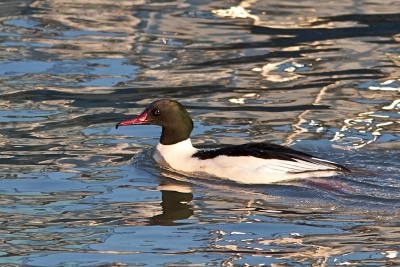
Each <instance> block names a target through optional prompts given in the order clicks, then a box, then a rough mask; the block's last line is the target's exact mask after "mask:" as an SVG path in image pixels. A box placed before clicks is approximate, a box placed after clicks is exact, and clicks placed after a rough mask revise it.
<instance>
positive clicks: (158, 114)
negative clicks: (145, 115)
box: [153, 108, 161, 116]
mask: <svg viewBox="0 0 400 267" xmlns="http://www.w3.org/2000/svg"><path fill="white" fill-rule="evenodd" d="M153 115H154V116H160V115H161V111H160V110H159V109H158V108H157V109H155V110H153Z"/></svg>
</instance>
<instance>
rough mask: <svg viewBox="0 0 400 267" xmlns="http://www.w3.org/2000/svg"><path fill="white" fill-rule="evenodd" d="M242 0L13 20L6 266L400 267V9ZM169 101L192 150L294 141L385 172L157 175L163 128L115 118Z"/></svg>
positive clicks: (60, 5)
mask: <svg viewBox="0 0 400 267" xmlns="http://www.w3.org/2000/svg"><path fill="white" fill-rule="evenodd" d="M6 2H7V1H6ZM8 4H10V5H11V4H12V2H8ZM232 5H233V4H232V3H228V2H201V3H200V2H196V3H195V2H191V3H189V2H185V1H183V2H182V1H161V2H160V1H158V2H157V1H152V2H146V1H104V0H102V1H83V0H82V1H61V0H55V1H44V0H43V1H33V2H32V3H31V2H29V3H27V4H26V7H25V6H24V5H18V7H16V8H15V10H17V11H15V12H16V13H12V14H13V15H10V14H11V13H7V14H5V13H3V11H1V10H0V13H1V14H3V15H2V16H1V17H0V18H1V21H2V23H1V25H0V28H1V32H2V41H4V43H2V44H3V46H1V47H0V48H1V49H0V56H1V60H0V64H1V65H0V66H1V69H0V82H1V85H2V86H1V88H0V96H1V97H0V107H1V110H0V119H1V120H0V123H1V129H0V146H1V149H0V163H1V164H0V166H1V170H0V177H1V179H0V185H1V192H2V194H1V198H0V202H1V205H2V207H1V209H0V214H1V218H2V220H1V227H0V234H1V236H2V241H3V242H2V244H1V248H2V251H3V252H4V253H8V254H5V256H4V255H3V254H1V255H2V256H3V257H2V260H3V259H6V260H9V261H8V263H11V264H24V263H32V264H33V265H35V264H36V266H43V265H44V264H43V263H46V264H48V265H49V264H52V265H59V266H65V265H66V264H67V262H68V263H71V262H74V263H73V264H75V263H76V265H79V264H86V263H87V261H86V259H85V256H87V255H92V254H94V255H95V257H93V258H91V260H93V261H92V262H91V263H90V264H92V265H107V264H115V262H121V264H128V265H129V264H137V265H139V264H142V265H146V264H147V265H149V266H150V265H152V264H153V265H154V266H155V265H168V264H169V265H171V266H172V265H180V266H183V265H184V266H189V265H199V266H204V265H225V266H233V265H238V266H239V265H240V266H245V264H246V263H248V265H251V266H257V265H258V266H261V265H262V264H264V265H270V266H287V265H293V266H295V265H301V266H332V265H351V264H353V265H356V264H358V265H364V264H375V265H385V264H392V265H396V264H399V261H398V257H397V252H398V249H399V247H398V243H399V239H400V236H399V235H398V233H397V232H398V230H397V228H398V227H397V220H396V218H397V217H398V216H397V215H398V208H399V207H398V203H397V202H398V201H397V200H398V198H399V192H398V188H399V182H398V177H397V176H398V167H397V165H398V164H397V158H398V153H397V150H396V149H397V143H398V130H397V128H398V127H397V126H398V116H399V112H398V104H399V96H398V93H399V90H400V89H399V70H398V66H399V60H398V56H399V51H398V48H397V46H398V41H399V38H398V33H397V32H396V27H397V26H398V25H397V24H396V23H397V20H398V18H397V17H396V16H397V15H396V14H391V13H393V12H395V11H394V9H395V7H397V6H398V5H397V3H396V2H388V3H385V4H382V3H379V2H376V1H375V2H374V1H372V2H369V3H360V1H346V2H335V3H333V2H332V3H330V2H326V3H322V2H318V4H316V3H315V1H301V2H299V3H289V2H281V1H280V2H279V1H278V2H277V1H272V2H268V3H266V2H263V1H242V2H240V3H238V4H236V6H232ZM20 9H21V10H22V9H23V11H21V10H20ZM18 10H20V11H18ZM4 12H5V11H4ZM22 13H23V14H22ZM14 14H15V15H14ZM374 14H383V15H381V16H379V15H378V16H373V15H374ZM382 22H384V23H386V24H385V25H382V24H381V23H382ZM392 27H393V28H395V30H391V29H392ZM397 28H398V27H397ZM396 49H397V50H396ZM161 97H162V98H174V99H177V100H180V101H181V102H182V103H183V104H184V105H185V106H187V107H188V109H189V111H190V112H191V114H192V116H193V118H194V121H195V126H196V128H195V134H194V135H193V142H194V143H195V144H196V145H199V146H209V147H215V146H218V145H219V144H231V143H235V144H239V143H243V142H249V141H266V140H268V141H273V142H275V143H282V142H283V143H284V144H290V145H295V146H298V147H299V148H301V149H302V150H303V149H304V150H307V149H308V150H307V151H312V152H313V153H314V152H316V153H315V154H316V155H318V156H319V155H321V156H326V157H327V158H328V159H330V158H332V159H334V160H338V161H340V163H345V164H346V165H347V164H348V165H349V166H350V167H357V166H358V167H359V168H363V169H366V170H369V171H371V172H372V173H373V175H370V176H367V175H365V176H364V175H363V174H359V173H354V174H351V175H348V176H344V177H337V178H334V179H333V180H328V181H325V180H324V181H319V180H316V181H314V180H313V181H310V183H309V184H307V183H302V182H301V181H298V182H296V183H288V184H282V185H271V186H270V187H260V186H257V187H246V186H242V185H237V184H232V183H229V182H227V181H216V180H210V179H208V180H207V179H206V178H204V177H190V176H187V175H182V174H176V173H174V172H171V170H166V169H160V168H158V167H157V166H154V163H153V161H152V160H151V157H150V156H149V154H148V153H147V152H148V147H150V146H151V145H154V144H155V143H156V142H157V139H158V136H159V130H160V129H157V130H155V131H157V132H152V131H151V130H146V129H139V128H132V129H130V130H129V131H128V130H127V131H126V132H121V131H119V132H116V131H114V125H115V123H116V122H118V121H120V120H122V119H125V118H128V117H131V116H132V115H134V114H136V113H138V112H140V111H141V110H142V109H143V107H144V106H145V105H147V104H148V103H150V102H152V101H153V100H154V99H157V98H161ZM3 111H4V112H3ZM8 111H12V112H11V113H9V112H8ZM332 147H334V148H332ZM347 150H351V151H347ZM370 150H375V151H370ZM370 152H371V153H370ZM373 152H374V153H373ZM389 152H390V153H389ZM133 156H135V159H133V161H131V158H132V157H133ZM375 172H376V175H375ZM202 178H204V179H202ZM177 181H180V182H177ZM311 182H312V183H311ZM313 185H319V186H320V187H317V186H313ZM149 226H151V227H149ZM130 227H131V228H130ZM74 253H76V254H74ZM126 255H128V256H131V258H123V256H126ZM149 255H150V257H149ZM68 256H69V257H70V258H68ZM103 256H105V257H104V258H102V257H103ZM100 258H101V259H105V260H98V259H100ZM153 258H154V259H156V260H157V261H156V262H152V263H148V262H149V261H150V260H152V259H153ZM41 259H43V261H40V260H41ZM65 259H69V260H65ZM63 260H65V262H64V261H63ZM0 261H1V260H0ZM71 264H72V263H71ZM87 264H89V263H87Z"/></svg>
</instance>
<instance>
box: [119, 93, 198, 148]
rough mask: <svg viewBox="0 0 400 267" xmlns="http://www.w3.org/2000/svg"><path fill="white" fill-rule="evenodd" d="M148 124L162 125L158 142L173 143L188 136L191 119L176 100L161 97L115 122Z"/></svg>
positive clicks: (125, 124)
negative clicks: (125, 119) (128, 118)
mask: <svg viewBox="0 0 400 267" xmlns="http://www.w3.org/2000/svg"><path fill="white" fill-rule="evenodd" d="M137 124H148V125H159V126H161V127H162V134H161V138H160V143H161V144H163V145H173V144H176V143H179V142H181V141H184V140H186V139H188V138H189V136H190V133H191V132H192V130H193V121H192V119H191V118H190V115H189V113H188V112H187V111H186V109H185V108H184V107H183V106H182V105H181V104H180V103H179V102H177V101H175V100H169V99H163V100H157V101H154V102H153V103H151V104H150V105H149V106H148V107H147V108H146V109H145V110H144V111H143V112H142V114H140V115H139V116H137V117H135V118H133V119H131V120H127V121H122V122H119V123H117V125H116V128H118V127H119V126H127V125H137Z"/></svg>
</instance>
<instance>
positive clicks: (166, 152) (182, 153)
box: [153, 138, 197, 169]
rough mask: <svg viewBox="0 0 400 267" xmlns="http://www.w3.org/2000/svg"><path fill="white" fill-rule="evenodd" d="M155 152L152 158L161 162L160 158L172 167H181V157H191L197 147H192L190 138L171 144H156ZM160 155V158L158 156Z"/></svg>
mask: <svg viewBox="0 0 400 267" xmlns="http://www.w3.org/2000/svg"><path fill="white" fill-rule="evenodd" d="M156 148H157V152H158V154H159V155H157V153H156V154H154V155H153V157H154V159H155V160H156V161H157V162H159V163H161V162H162V160H164V162H166V163H168V165H169V166H170V167H172V168H174V169H181V168H180V166H181V165H182V159H188V158H191V157H192V155H193V154H194V153H196V152H197V148H195V147H193V145H192V142H191V141H190V138H188V139H186V140H184V141H181V142H179V143H176V144H173V145H163V144H161V143H158V144H157V147H156ZM160 156H161V157H162V158H160Z"/></svg>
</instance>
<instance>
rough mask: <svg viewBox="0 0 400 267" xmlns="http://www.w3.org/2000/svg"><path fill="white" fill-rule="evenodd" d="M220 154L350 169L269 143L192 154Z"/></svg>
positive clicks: (201, 157)
mask: <svg viewBox="0 0 400 267" xmlns="http://www.w3.org/2000/svg"><path fill="white" fill-rule="evenodd" d="M218 156H228V157H255V158H261V159H278V160H286V161H296V160H302V161H306V162H310V163H314V164H318V165H321V166H327V167H334V168H336V169H339V170H342V171H348V169H347V168H345V167H343V166H341V165H338V164H335V163H333V162H332V163H331V162H327V161H324V160H319V159H318V158H315V157H313V156H311V155H309V154H306V153H303V152H299V151H297V150H294V149H291V148H289V147H285V146H280V145H275V144H267V143H253V144H244V145H237V146H228V147H223V148H217V149H211V150H199V151H198V152H196V153H195V154H193V155H192V157H196V158H199V159H201V160H206V159H213V158H216V157H218Z"/></svg>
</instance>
